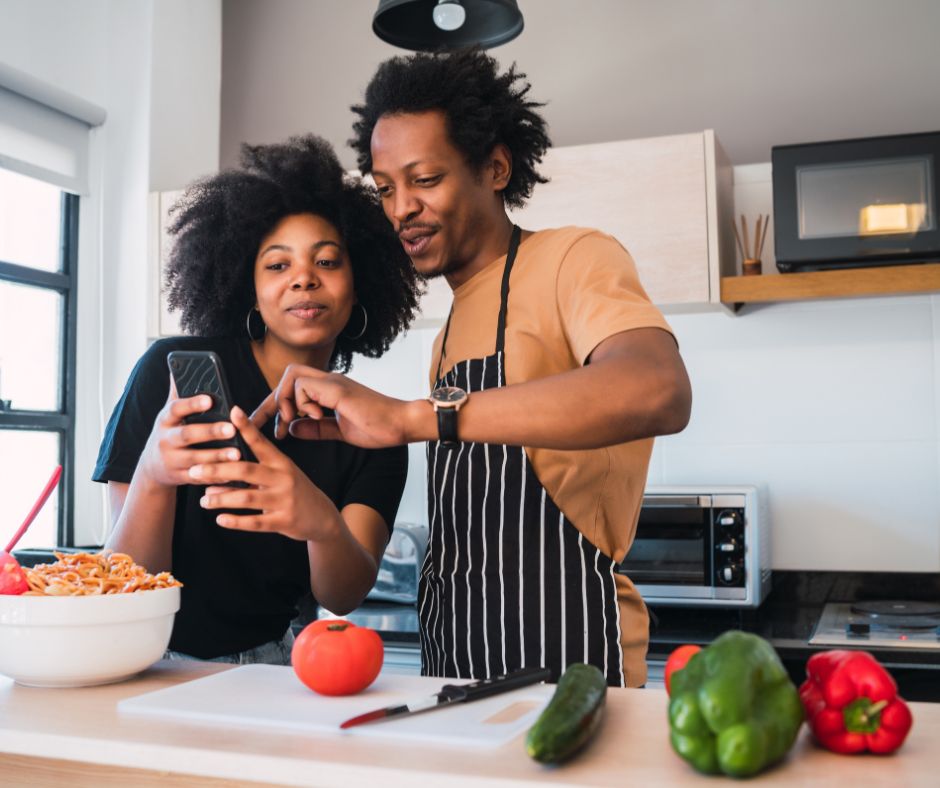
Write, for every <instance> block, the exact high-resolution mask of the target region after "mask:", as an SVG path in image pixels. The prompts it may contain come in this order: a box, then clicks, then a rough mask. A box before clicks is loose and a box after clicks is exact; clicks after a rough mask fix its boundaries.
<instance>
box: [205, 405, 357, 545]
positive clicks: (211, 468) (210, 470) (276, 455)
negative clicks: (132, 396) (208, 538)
mask: <svg viewBox="0 0 940 788" xmlns="http://www.w3.org/2000/svg"><path fill="white" fill-rule="evenodd" d="M231 416H232V423H233V424H234V425H235V426H236V427H237V428H238V431H239V432H240V433H241V435H242V438H244V440H245V443H247V444H248V447H249V448H250V449H251V451H252V452H253V453H254V455H255V457H256V458H257V460H258V461H257V462H222V463H217V462H211V463H207V464H203V465H196V466H194V467H192V468H190V469H189V483H190V484H207V485H209V487H207V488H206V493H205V495H204V496H203V498H202V500H201V501H200V503H201V505H202V506H203V508H205V509H257V510H259V511H260V513H259V514H241V515H235V514H228V513H226V514H220V515H219V516H218V517H216V522H217V523H218V524H219V525H221V526H222V527H224V528H235V529H238V530H242V531H272V532H276V533H280V534H283V535H284V536H289V537H291V538H292V539H299V540H303V541H321V540H325V539H329V538H331V537H332V536H334V535H335V533H336V529H337V526H338V524H339V514H338V512H336V507H335V506H334V505H333V504H332V502H331V501H330V500H329V498H327V497H326V495H324V494H323V492H321V491H320V489H319V488H317V487H316V485H314V484H313V482H311V481H310V479H308V478H307V476H306V475H305V474H304V473H303V472H302V471H301V470H300V468H298V467H297V466H296V465H295V464H294V463H293V462H291V460H290V459H289V458H288V457H287V456H286V455H284V454H283V453H282V452H280V451H279V450H278V449H277V448H275V447H274V445H272V444H271V442H270V441H269V440H268V439H267V438H265V437H264V435H262V434H261V432H260V431H259V430H258V428H257V427H255V426H254V424H252V423H251V421H250V420H249V419H248V417H247V416H246V415H245V413H244V411H242V410H241V409H240V408H232V414H231ZM231 481H240V482H246V483H247V484H248V485H250V486H249V487H247V488H244V489H238V488H231V487H221V486H218V485H220V484H223V483H225V482H231Z"/></svg>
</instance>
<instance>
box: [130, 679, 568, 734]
mask: <svg viewBox="0 0 940 788" xmlns="http://www.w3.org/2000/svg"><path fill="white" fill-rule="evenodd" d="M447 683H453V684H463V683H466V682H464V681H459V680H456V679H441V678H428V677H423V676H401V675H395V674H392V673H389V674H386V673H380V674H379V677H378V678H377V679H376V680H375V682H374V683H373V684H372V686H371V687H369V688H368V689H366V690H364V691H363V692H360V693H359V694H358V695H349V696H345V697H327V696H325V695H318V694H317V693H315V692H314V691H313V690H310V689H308V688H307V687H306V686H304V685H303V684H302V683H301V682H300V680H299V679H298V678H297V676H296V675H295V674H294V671H293V668H290V667H281V666H278V665H243V666H241V667H238V668H234V669H232V670H227V671H225V672H223V673H216V674H213V675H211V676H206V677H204V678H201V679H194V680H193V681H188V682H186V683H184V684H178V685H176V686H174V687H169V688H167V689H162V690H156V691H155V692H148V693H147V694H145V695H138V696H136V697H133V698H127V699H125V700H122V701H121V702H120V703H118V711H119V712H121V713H122V714H135V715H145V716H148V717H159V718H162V719H171V720H174V721H183V722H195V723H207V724H211V725H213V726H215V727H225V726H238V727H249V728H253V729H255V730H258V729H261V728H264V729H278V730H283V731H290V732H291V733H314V734H318V735H323V734H331V735H335V736H363V737H368V738H375V739H396V740H418V741H420V742H421V743H423V744H438V745H443V746H453V747H460V748H468V747H470V748H493V747H498V746H500V745H502V744H505V743H506V742H508V741H510V740H512V739H514V738H515V737H516V736H518V735H519V734H520V733H522V732H523V731H525V730H528V728H529V727H531V725H532V723H533V722H535V719H536V717H537V716H538V715H539V712H541V710H542V709H543V708H544V707H545V705H546V704H547V703H548V700H549V698H550V697H551V695H552V692H553V691H554V689H555V688H554V686H552V685H546V684H536V685H533V686H531V687H523V688H522V689H518V690H514V691H512V692H506V693H503V694H501V695H495V696H493V697H490V698H485V699H484V700H479V701H473V702H471V703H455V704H453V705H451V706H448V707H447V708H443V709H434V710H433V711H428V712H422V713H421V714H415V715H411V716H408V717H399V718H397V719H394V720H389V721H386V722H378V723H372V724H369V725H360V726H357V727H355V728H350V729H348V730H340V727H339V724H340V723H341V722H342V721H343V720H347V719H349V718H350V717H355V716H356V715H357V714H363V713H364V712H367V711H371V710H372V709H377V708H381V707H384V706H392V705H395V704H399V703H402V702H406V701H410V700H414V699H416V698H422V697H425V696H428V695H433V694H434V693H435V692H438V691H439V690H440V688H441V687H442V686H443V685H444V684H447ZM494 718H495V719H494Z"/></svg>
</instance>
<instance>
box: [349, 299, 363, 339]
mask: <svg viewBox="0 0 940 788" xmlns="http://www.w3.org/2000/svg"><path fill="white" fill-rule="evenodd" d="M353 306H358V307H359V308H360V309H361V310H362V328H361V329H360V330H359V333H358V334H356V335H355V336H351V335H349V334H343V338H344V339H359V338H361V337H362V335H363V334H365V333H366V326H368V325H369V313H368V312H366V308H365V307H364V306H363V305H362V304H360V303H359V302H358V301H357V302H356V303H355V304H353ZM346 325H349V324H348V323H347V324H346Z"/></svg>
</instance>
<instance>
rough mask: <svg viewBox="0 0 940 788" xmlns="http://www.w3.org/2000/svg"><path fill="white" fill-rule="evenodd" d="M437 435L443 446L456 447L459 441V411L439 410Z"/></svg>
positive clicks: (451, 409) (454, 409) (453, 409)
mask: <svg viewBox="0 0 940 788" xmlns="http://www.w3.org/2000/svg"><path fill="white" fill-rule="evenodd" d="M437 433H438V435H439V436H440V439H441V445H442V446H447V447H448V448H449V447H452V446H456V445H457V443H458V441H457V409H456V408H441V407H438V409H437Z"/></svg>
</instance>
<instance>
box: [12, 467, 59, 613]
mask: <svg viewBox="0 0 940 788" xmlns="http://www.w3.org/2000/svg"><path fill="white" fill-rule="evenodd" d="M61 477H62V466H61V465H57V466H56V469H55V470H54V471H53V472H52V476H50V477H49V481H48V482H46V486H45V487H44V488H43V491H42V492H41V493H40V495H39V498H37V499H36V503H34V504H33V508H32V509H30V510H29V514H27V515H26V519H25V520H24V521H23V524H22V525H21V526H20V527H19V528H17V529H16V533H15V534H13V538H12V539H11V540H10V543H9V544H8V545H7V546H6V549H5V550H3V551H0V594H22V593H23V592H24V591H27V590H28V589H29V584H28V583H27V582H26V575H25V574H24V572H23V568H22V567H21V566H20V563H19V561H17V560H16V559H15V558H14V557H13V556H12V555H11V554H10V553H11V551H12V550H13V548H14V547H16V543H17V542H18V541H20V539H21V538H22V536H23V534H25V533H26V529H27V528H29V526H31V525H32V524H33V520H35V519H36V515H37V514H39V512H40V510H41V509H42V507H43V506H44V505H45V503H46V501H48V500H49V496H50V495H52V491H53V490H54V489H55V488H56V486H57V485H58V484H59V479H60V478H61Z"/></svg>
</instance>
